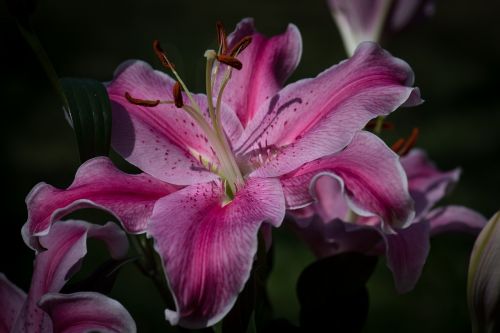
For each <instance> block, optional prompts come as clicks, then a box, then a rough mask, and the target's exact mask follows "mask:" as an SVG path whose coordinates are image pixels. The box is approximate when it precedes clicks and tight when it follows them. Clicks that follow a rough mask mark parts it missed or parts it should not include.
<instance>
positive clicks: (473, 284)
mask: <svg viewBox="0 0 500 333" xmlns="http://www.w3.org/2000/svg"><path fill="white" fill-rule="evenodd" d="M499 263H500V212H498V213H496V214H495V215H494V216H493V217H492V218H491V219H490V221H489V222H488V224H486V226H485V227H484V229H483V231H481V233H480V234H479V236H478V237H477V239H476V242H475V243H474V248H473V249H472V253H471V257H470V263H469V275H468V281H467V299H468V302H469V310H470V315H471V321H472V332H474V333H479V332H498V330H499V329H500V266H499Z"/></svg>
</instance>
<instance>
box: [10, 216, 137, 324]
mask: <svg viewBox="0 0 500 333" xmlns="http://www.w3.org/2000/svg"><path fill="white" fill-rule="evenodd" d="M87 238H96V239H99V240H102V241H104V242H105V243H106V245H107V247H108V249H109V251H110V254H111V257H113V258H115V259H120V258H124V257H125V255H126V253H127V250H128V241H127V237H126V235H125V233H124V232H123V231H122V230H120V228H119V227H118V226H117V225H116V224H114V223H111V222H110V223H108V224H106V225H104V226H98V225H92V224H89V223H86V222H82V221H76V220H71V221H64V222H58V223H55V224H54V225H53V228H52V230H51V232H50V234H48V235H45V236H42V237H40V238H39V242H40V245H41V246H43V247H44V248H45V249H46V250H45V251H43V252H40V253H38V254H37V255H36V258H35V262H34V269H33V278H32V281H31V286H30V289H29V292H28V294H26V293H24V292H23V291H22V290H20V289H19V288H17V287H16V286H15V285H14V284H12V283H11V282H10V281H9V280H7V278H6V277H5V276H4V275H3V274H0V328H2V332H11V333H21V332H26V333H38V332H40V333H45V332H46V333H49V332H89V331H99V332H107V333H114V332H115V333H123V332H131V333H132V332H135V331H136V327H135V323H134V321H133V319H132V317H131V316H130V314H129V313H128V312H127V310H125V308H124V307H123V306H122V305H121V304H120V303H118V302H117V301H115V300H112V299H110V298H108V297H106V296H104V295H102V294H99V293H96V292H77V293H73V294H67V295H65V294H61V293H59V292H60V290H61V289H62V288H63V286H64V285H65V283H66V282H67V281H68V279H69V278H70V277H71V275H72V274H73V273H75V270H76V269H78V268H79V264H80V263H81V260H82V259H83V257H84V256H85V255H86V253H87V246H86V243H87Z"/></svg>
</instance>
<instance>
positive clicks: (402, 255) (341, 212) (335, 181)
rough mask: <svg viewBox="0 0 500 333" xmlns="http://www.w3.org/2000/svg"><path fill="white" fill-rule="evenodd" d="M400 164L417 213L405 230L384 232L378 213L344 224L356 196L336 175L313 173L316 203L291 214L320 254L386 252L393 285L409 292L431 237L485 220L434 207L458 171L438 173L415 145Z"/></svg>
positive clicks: (470, 229)
mask: <svg viewBox="0 0 500 333" xmlns="http://www.w3.org/2000/svg"><path fill="white" fill-rule="evenodd" d="M401 164H402V165H403V167H404V170H405V172H406V175H407V177H408V184H409V190H410V195H411V197H412V198H413V200H414V201H415V212H416V214H415V218H414V219H413V221H412V222H411V225H410V226H409V227H408V228H406V229H403V230H395V232H393V233H384V232H383V230H382V229H383V225H381V222H380V218H379V217H363V216H358V217H354V218H352V216H351V221H348V222H346V221H347V220H348V219H349V211H350V210H353V211H354V212H357V210H356V209H357V208H356V205H355V202H353V200H352V199H351V198H350V196H352V195H354V196H356V195H359V194H357V193H354V194H352V193H351V192H352V189H351V188H350V185H349V184H348V183H344V182H343V181H342V180H341V179H340V178H339V176H338V175H337V174H335V173H330V174H324V175H318V176H316V178H315V179H314V180H313V182H312V183H311V188H310V189H311V193H312V194H311V195H312V196H314V198H316V202H315V203H314V204H313V205H311V206H308V207H306V208H304V209H301V210H298V211H292V214H293V216H294V217H295V218H296V220H297V226H296V229H297V231H298V234H299V235H300V237H302V238H303V239H304V240H305V241H306V242H307V244H308V245H309V246H310V247H311V249H312V250H313V252H314V253H315V254H316V255H317V256H318V257H326V256H331V255H335V254H339V253H342V252H350V251H353V252H361V253H365V254H368V255H383V254H385V255H386V257H387V265H388V266H389V268H390V269H391V270H392V272H393V275H394V279H395V284H396V288H397V289H398V291H400V292H407V291H409V290H411V289H412V288H413V287H414V286H415V283H416V282H417V280H418V278H419V276H420V274H421V271H422V267H423V265H424V263H425V260H426V258H427V255H428V252H429V238H430V236H433V235H436V234H439V233H443V232H450V231H451V232H453V231H459V232H470V233H478V232H479V231H480V230H481V228H482V227H483V226H484V225H485V224H486V219H485V218H484V217H483V216H481V215H480V214H478V213H476V212H474V211H472V210H470V209H468V208H465V207H461V206H445V207H439V208H434V209H433V207H434V205H435V204H436V203H437V202H438V201H439V200H441V199H442V198H443V197H444V196H445V195H446V194H447V193H448V192H449V189H450V188H451V187H452V185H454V184H455V183H456V182H457V181H458V178H459V175H460V170H458V169H455V170H452V171H448V172H442V171H439V170H438V169H437V168H436V167H435V166H434V164H433V163H432V162H431V161H430V160H429V159H428V158H427V156H426V154H425V153H424V152H423V151H422V150H419V149H413V150H411V151H410V153H409V154H408V155H407V156H405V157H402V158H401ZM374 168H375V167H374ZM375 170H377V172H384V171H383V170H382V169H376V168H375ZM361 195H364V194H361ZM360 215H363V214H360Z"/></svg>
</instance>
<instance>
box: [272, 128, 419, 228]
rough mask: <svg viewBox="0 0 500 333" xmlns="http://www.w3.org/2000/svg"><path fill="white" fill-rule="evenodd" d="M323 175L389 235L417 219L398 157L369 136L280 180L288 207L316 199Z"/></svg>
mask: <svg viewBox="0 0 500 333" xmlns="http://www.w3.org/2000/svg"><path fill="white" fill-rule="evenodd" d="M324 175H329V176H331V177H333V178H334V179H336V180H337V181H338V182H339V186H340V188H342V193H343V194H344V198H345V200H346V201H347V203H348V205H349V208H350V209H351V210H353V211H354V212H355V213H357V214H358V215H361V216H379V217H380V218H381V219H382V223H383V227H384V228H385V229H386V230H388V231H391V229H393V228H402V227H405V226H407V225H408V224H409V223H410V222H411V221H412V219H413V217H414V211H413V200H412V199H411V197H410V195H409V193H408V184H407V179H406V175H405V173H404V171H403V168H402V166H401V164H400V163H399V157H398V156H397V155H396V154H395V153H394V152H392V151H391V150H390V149H389V148H388V147H387V146H386V145H385V143H384V142H383V141H382V140H380V139H379V138H378V137H377V136H375V135H373V134H371V133H369V132H364V131H361V132H358V133H357V134H356V135H355V137H354V139H353V140H352V142H351V144H349V145H348V146H347V147H346V148H345V149H344V150H342V151H341V152H339V153H337V154H334V155H331V156H328V157H325V158H322V159H319V160H316V161H313V162H310V163H307V164H305V165H304V166H302V167H301V168H299V169H298V170H297V171H294V172H292V173H290V174H287V175H285V176H283V177H281V183H282V185H283V189H284V192H285V196H286V199H287V206H288V207H289V208H290V209H293V208H294V207H296V208H300V207H302V206H304V205H305V204H307V203H310V202H312V201H313V199H314V198H317V197H318V194H317V193H315V191H316V190H317V189H316V184H315V183H316V181H317V180H318V179H320V177H321V176H324ZM320 195H321V194H320ZM329 217H330V218H332V217H335V216H334V215H331V214H330V216H329Z"/></svg>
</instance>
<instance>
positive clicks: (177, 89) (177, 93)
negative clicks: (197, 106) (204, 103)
mask: <svg viewBox="0 0 500 333" xmlns="http://www.w3.org/2000/svg"><path fill="white" fill-rule="evenodd" d="M172 94H173V95H174V104H175V106H176V107H178V108H182V107H183V106H184V101H183V100H182V91H181V85H180V83H179V82H176V83H175V84H174V88H173V89H172Z"/></svg>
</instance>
